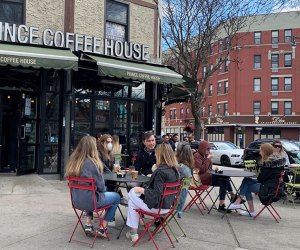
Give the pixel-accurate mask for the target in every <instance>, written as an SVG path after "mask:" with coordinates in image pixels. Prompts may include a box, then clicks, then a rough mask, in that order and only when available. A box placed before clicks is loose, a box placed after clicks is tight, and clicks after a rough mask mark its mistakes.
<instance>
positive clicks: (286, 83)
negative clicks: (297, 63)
mask: <svg viewBox="0 0 300 250" xmlns="http://www.w3.org/2000/svg"><path fill="white" fill-rule="evenodd" d="M284 90H286V91H288V90H292V77H285V78H284Z"/></svg>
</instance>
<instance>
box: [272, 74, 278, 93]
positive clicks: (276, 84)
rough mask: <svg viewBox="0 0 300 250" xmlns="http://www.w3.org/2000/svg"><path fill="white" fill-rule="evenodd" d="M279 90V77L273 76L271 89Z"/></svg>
mask: <svg viewBox="0 0 300 250" xmlns="http://www.w3.org/2000/svg"><path fill="white" fill-rule="evenodd" d="M278 90H279V84H278V78H277V77H274V78H271V91H278Z"/></svg>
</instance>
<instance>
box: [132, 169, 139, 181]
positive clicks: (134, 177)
mask: <svg viewBox="0 0 300 250" xmlns="http://www.w3.org/2000/svg"><path fill="white" fill-rule="evenodd" d="M138 173H139V172H138V171H135V170H134V171H132V172H131V174H130V175H131V178H132V179H133V180H136V179H137V177H138Z"/></svg>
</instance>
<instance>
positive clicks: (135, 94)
mask: <svg viewBox="0 0 300 250" xmlns="http://www.w3.org/2000/svg"><path fill="white" fill-rule="evenodd" d="M131 97H132V98H134V99H145V83H144V82H143V83H142V84H140V85H139V86H137V87H132V93H131Z"/></svg>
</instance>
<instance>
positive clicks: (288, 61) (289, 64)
mask: <svg viewBox="0 0 300 250" xmlns="http://www.w3.org/2000/svg"><path fill="white" fill-rule="evenodd" d="M284 67H292V54H291V53H288V54H284Z"/></svg>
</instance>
